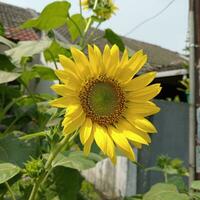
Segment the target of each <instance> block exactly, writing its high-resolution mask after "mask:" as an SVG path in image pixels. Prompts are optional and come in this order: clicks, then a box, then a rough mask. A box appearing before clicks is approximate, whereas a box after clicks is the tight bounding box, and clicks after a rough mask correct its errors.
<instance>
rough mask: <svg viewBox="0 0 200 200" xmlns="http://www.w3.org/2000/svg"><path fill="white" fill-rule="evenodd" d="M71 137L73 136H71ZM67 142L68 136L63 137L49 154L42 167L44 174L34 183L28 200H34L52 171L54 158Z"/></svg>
mask: <svg viewBox="0 0 200 200" xmlns="http://www.w3.org/2000/svg"><path fill="white" fill-rule="evenodd" d="M72 137H73V136H72ZM68 141H69V135H67V136H65V137H64V138H63V139H62V140H61V141H60V142H59V143H58V144H57V145H56V147H55V149H54V150H53V151H52V152H51V153H50V155H49V157H48V160H47V162H46V164H45V166H44V168H45V173H44V174H42V175H41V176H40V177H39V178H38V179H37V181H36V182H35V183H34V185H33V188H32V191H31V194H30V196H29V199H28V200H35V198H36V196H37V193H38V190H39V187H40V186H41V185H42V184H44V182H45V180H46V179H47V178H48V176H49V174H50V173H51V171H52V166H51V165H52V162H53V160H54V159H55V158H56V156H57V155H58V154H59V153H60V151H61V150H62V149H63V148H64V146H65V145H66V144H67V143H68Z"/></svg>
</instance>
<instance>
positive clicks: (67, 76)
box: [55, 70, 82, 90]
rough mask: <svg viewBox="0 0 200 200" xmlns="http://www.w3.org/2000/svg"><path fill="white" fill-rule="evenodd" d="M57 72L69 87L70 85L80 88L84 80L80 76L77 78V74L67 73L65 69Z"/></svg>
mask: <svg viewBox="0 0 200 200" xmlns="http://www.w3.org/2000/svg"><path fill="white" fill-rule="evenodd" d="M55 74H56V76H57V77H58V78H59V79H60V80H61V81H62V82H63V83H64V84H65V85H67V87H70V88H72V89H74V90H77V88H80V86H81V83H82V82H81V81H80V79H79V78H77V76H76V75H74V74H71V73H67V72H66V71H64V70H55Z"/></svg>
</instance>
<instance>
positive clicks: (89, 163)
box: [52, 151, 102, 170]
mask: <svg viewBox="0 0 200 200" xmlns="http://www.w3.org/2000/svg"><path fill="white" fill-rule="evenodd" d="M101 160H102V157H101V156H99V155H98V154H95V153H90V154H89V155H88V156H85V155H84V153H83V152H82V151H78V152H69V151H68V152H65V153H62V154H61V153H60V154H59V155H58V156H57V157H56V159H55V160H54V161H53V163H52V166H53V167H57V166H63V167H68V168H73V169H77V170H85V169H89V168H92V167H95V165H96V163H97V162H99V161H101Z"/></svg>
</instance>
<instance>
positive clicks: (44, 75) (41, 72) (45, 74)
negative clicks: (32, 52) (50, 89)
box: [33, 65, 58, 81]
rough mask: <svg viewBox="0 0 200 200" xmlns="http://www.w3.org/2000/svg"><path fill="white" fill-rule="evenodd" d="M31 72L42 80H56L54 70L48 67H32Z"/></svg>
mask: <svg viewBox="0 0 200 200" xmlns="http://www.w3.org/2000/svg"><path fill="white" fill-rule="evenodd" d="M33 71H34V72H36V73H37V74H38V76H39V77H40V78H41V79H44V80H48V81H53V80H57V79H58V78H57V76H56V75H55V73H54V70H53V69H51V68H49V67H45V66H42V65H35V66H34V67H33Z"/></svg>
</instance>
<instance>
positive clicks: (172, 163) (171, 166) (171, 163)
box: [146, 155, 188, 176]
mask: <svg viewBox="0 0 200 200" xmlns="http://www.w3.org/2000/svg"><path fill="white" fill-rule="evenodd" d="M146 171H160V172H163V174H166V175H180V176H188V170H187V169H186V168H185V167H184V166H183V161H182V160H180V159H172V158H170V157H168V156H165V155H161V156H159V157H158V158H157V161H156V166H154V167H150V168H147V169H146Z"/></svg>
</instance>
